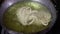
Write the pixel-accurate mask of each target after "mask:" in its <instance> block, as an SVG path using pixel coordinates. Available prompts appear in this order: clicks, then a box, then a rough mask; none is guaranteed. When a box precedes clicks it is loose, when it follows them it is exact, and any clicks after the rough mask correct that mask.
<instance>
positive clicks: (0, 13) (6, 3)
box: [0, 0, 56, 33]
mask: <svg viewBox="0 0 60 34" xmlns="http://www.w3.org/2000/svg"><path fill="white" fill-rule="evenodd" d="M19 1H26V0H5V1H4V2H3V3H2V5H1V8H0V23H1V25H2V23H3V21H2V19H3V18H2V17H3V13H4V12H5V10H6V9H7V8H8V7H10V6H11V5H12V4H14V3H17V2H19ZM31 1H36V2H39V3H41V4H43V5H45V6H46V7H48V9H49V10H50V11H51V13H52V15H53V16H52V17H53V19H52V22H51V23H50V24H49V27H48V29H46V30H44V31H42V32H44V33H46V32H47V31H48V30H50V29H51V27H52V26H53V24H54V23H55V20H56V10H55V8H54V6H53V4H52V3H51V2H50V0H31ZM2 27H3V25H2Z"/></svg>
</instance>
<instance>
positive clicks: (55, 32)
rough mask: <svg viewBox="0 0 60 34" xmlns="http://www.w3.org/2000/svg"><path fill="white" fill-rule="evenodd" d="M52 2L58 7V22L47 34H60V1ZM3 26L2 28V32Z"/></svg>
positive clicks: (53, 0) (0, 1)
mask: <svg viewBox="0 0 60 34" xmlns="http://www.w3.org/2000/svg"><path fill="white" fill-rule="evenodd" d="M4 1H5V0H0V7H1V4H2V3H3V2H4ZM51 2H52V3H53V4H54V5H55V6H56V7H55V8H56V10H57V20H56V23H55V24H54V26H53V27H52V29H51V30H50V31H49V32H47V34H60V1H59V0H51ZM1 29H2V28H1V26H0V31H1Z"/></svg>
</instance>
